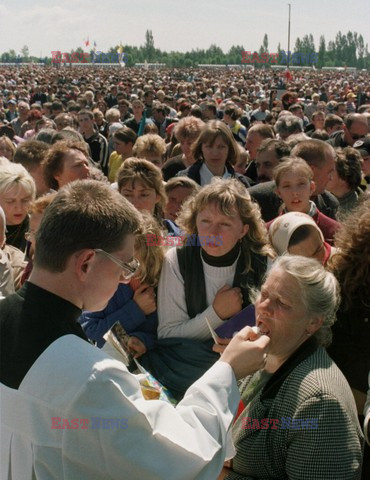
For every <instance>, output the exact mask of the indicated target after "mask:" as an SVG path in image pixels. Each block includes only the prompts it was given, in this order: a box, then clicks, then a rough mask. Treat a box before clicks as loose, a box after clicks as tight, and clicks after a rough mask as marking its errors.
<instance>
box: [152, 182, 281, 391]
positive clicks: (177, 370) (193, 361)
mask: <svg viewBox="0 0 370 480" xmlns="http://www.w3.org/2000/svg"><path fill="white" fill-rule="evenodd" d="M177 222H178V225H179V226H180V228H182V230H183V231H185V232H186V234H187V235H188V241H187V242H186V244H185V246H183V247H180V248H172V249H170V250H169V251H168V252H167V254H166V257H165V260H164V264H163V269H162V273H161V278H160V282H159V288H158V319H159V326H158V338H159V339H160V341H159V344H158V348H157V349H156V350H155V351H153V352H152V354H151V356H150V357H151V358H150V362H149V361H148V363H147V364H145V366H146V368H148V369H150V370H151V371H152V373H153V374H154V375H155V376H156V378H158V379H159V380H160V381H161V382H162V383H164V384H165V385H166V387H168V388H169V389H170V390H171V392H172V393H173V394H174V395H175V396H177V397H178V398H181V396H182V395H183V393H184V392H185V390H186V388H187V387H188V386H189V385H190V384H191V383H192V382H193V381H195V380H196V379H197V378H199V377H200V376H201V375H202V374H203V373H204V371H205V370H206V369H207V368H208V367H209V366H210V365H212V364H213V363H214V361H215V360H216V359H217V355H215V354H214V352H212V349H211V347H212V344H213V340H212V337H211V333H210V331H209V329H208V327H207V323H206V318H207V319H208V320H209V323H210V324H211V326H212V327H213V328H214V329H216V328H217V327H219V326H221V325H222V324H223V322H224V321H225V320H228V319H229V318H230V317H232V316H233V315H235V314H237V313H238V312H240V311H241V310H242V309H243V308H244V307H246V306H248V305H249V304H250V303H251V299H250V292H251V289H253V288H257V287H259V286H260V285H261V283H262V280H263V277H264V274H265V272H266V268H267V261H268V258H269V257H270V256H271V257H272V256H273V253H272V249H271V247H269V246H268V242H267V236H266V229H265V227H264V224H263V222H262V221H261V216H260V211H259V208H258V207H257V206H256V205H255V204H254V203H252V201H251V198H250V196H249V193H248V192H247V191H246V189H245V187H244V186H243V185H242V184H241V183H240V182H239V181H238V180H222V179H214V180H213V182H212V183H211V184H210V185H207V186H206V187H204V188H203V189H201V190H200V191H199V192H198V193H197V194H196V195H195V196H194V197H191V198H190V199H189V200H188V201H186V202H185V204H184V205H183V208H182V210H181V212H180V215H179V217H178V219H177Z"/></svg>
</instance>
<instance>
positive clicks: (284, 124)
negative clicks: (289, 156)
mask: <svg viewBox="0 0 370 480" xmlns="http://www.w3.org/2000/svg"><path fill="white" fill-rule="evenodd" d="M274 128H275V132H276V133H278V134H279V135H284V136H286V137H289V135H292V134H294V133H300V132H302V131H303V128H302V125H301V122H300V118H298V117H295V116H293V115H284V116H283V117H281V118H279V120H277V122H276V123H275V126H274Z"/></svg>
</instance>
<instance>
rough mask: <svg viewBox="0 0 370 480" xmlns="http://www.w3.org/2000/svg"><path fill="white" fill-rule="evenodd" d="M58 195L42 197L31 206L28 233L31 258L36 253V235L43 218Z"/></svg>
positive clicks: (52, 194)
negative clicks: (47, 208)
mask: <svg viewBox="0 0 370 480" xmlns="http://www.w3.org/2000/svg"><path fill="white" fill-rule="evenodd" d="M55 196H56V193H50V194H48V195H43V196H42V197H39V198H37V199H36V200H35V201H34V202H32V203H31V205H30V211H29V213H30V223H29V227H28V232H26V239H27V240H28V242H29V243H30V248H29V251H28V254H29V256H32V254H33V253H34V251H35V246H36V233H37V230H38V229H39V226H40V224H41V220H42V217H43V216H44V212H45V209H46V207H48V206H49V205H50V204H51V202H52V201H53V200H54V198H55Z"/></svg>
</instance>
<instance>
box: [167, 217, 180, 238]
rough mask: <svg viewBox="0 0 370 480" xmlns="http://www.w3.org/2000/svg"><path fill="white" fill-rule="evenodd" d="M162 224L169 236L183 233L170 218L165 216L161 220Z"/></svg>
mask: <svg viewBox="0 0 370 480" xmlns="http://www.w3.org/2000/svg"><path fill="white" fill-rule="evenodd" d="M163 224H164V226H165V227H166V229H167V231H168V235H169V236H171V237H180V236H181V235H183V231H182V230H181V229H180V227H178V226H177V225H176V223H174V222H172V220H168V219H167V218H166V219H164V220H163Z"/></svg>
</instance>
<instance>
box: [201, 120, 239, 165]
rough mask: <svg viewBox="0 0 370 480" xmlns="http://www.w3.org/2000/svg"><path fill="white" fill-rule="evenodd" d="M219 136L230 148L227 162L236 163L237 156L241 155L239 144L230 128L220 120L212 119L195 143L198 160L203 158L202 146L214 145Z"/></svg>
mask: <svg viewBox="0 0 370 480" xmlns="http://www.w3.org/2000/svg"><path fill="white" fill-rule="evenodd" d="M218 137H221V138H222V140H223V141H224V142H225V143H226V145H227V146H228V149H229V151H228V155H227V158H226V163H229V164H231V165H234V164H235V162H236V160H237V158H238V157H239V148H238V144H237V143H236V141H235V140H234V137H233V134H232V133H231V130H230V128H229V127H228V126H227V125H225V124H224V123H223V122H220V121H219V120H211V121H210V122H208V123H206V124H205V126H204V127H203V129H202V131H201V132H200V135H199V137H198V138H197V139H196V141H195V142H194V143H193V145H192V151H193V156H194V158H195V160H196V161H200V160H203V153H202V146H203V145H204V144H209V145H213V143H214V142H215V141H216V139H217V138H218Z"/></svg>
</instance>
